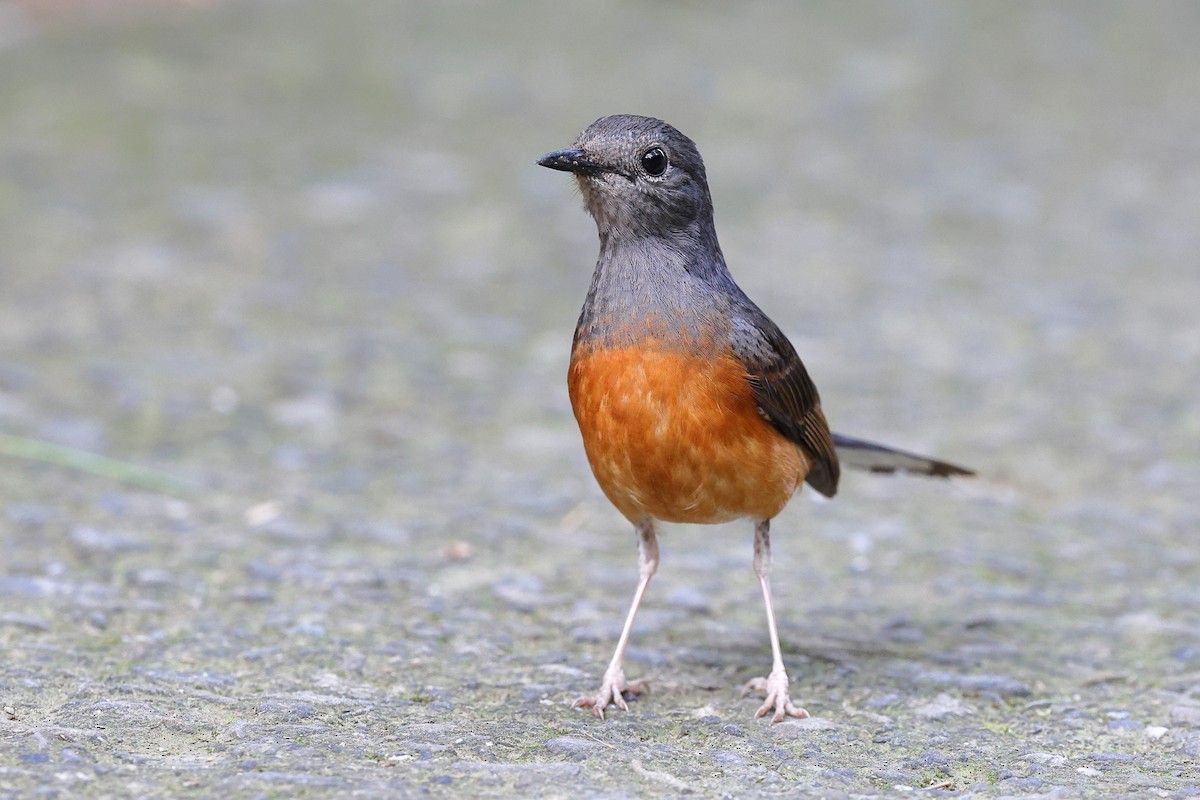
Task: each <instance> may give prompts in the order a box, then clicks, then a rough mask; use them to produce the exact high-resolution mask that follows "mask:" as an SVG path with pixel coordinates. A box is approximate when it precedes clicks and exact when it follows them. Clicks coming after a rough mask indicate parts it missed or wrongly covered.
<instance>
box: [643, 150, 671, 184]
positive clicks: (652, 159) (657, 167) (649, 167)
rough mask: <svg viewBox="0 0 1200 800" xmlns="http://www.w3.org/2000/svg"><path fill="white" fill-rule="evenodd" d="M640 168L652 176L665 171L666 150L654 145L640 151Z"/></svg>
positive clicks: (655, 176) (654, 176)
mask: <svg viewBox="0 0 1200 800" xmlns="http://www.w3.org/2000/svg"><path fill="white" fill-rule="evenodd" d="M642 169H644V170H645V171H646V174H647V175H649V176H650V177H652V178H657V177H658V176H660V175H662V174H663V173H664V172H666V171H667V151H666V150H663V149H662V148H661V147H659V146H657V145H655V146H654V147H651V148H650V149H649V150H647V151H646V152H644V153H642Z"/></svg>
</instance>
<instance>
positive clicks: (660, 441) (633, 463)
mask: <svg viewBox="0 0 1200 800" xmlns="http://www.w3.org/2000/svg"><path fill="white" fill-rule="evenodd" d="M567 388H568V390H569V391H570V395H571V407H572V408H573V409H574V411H575V419H576V420H577V421H578V422H579V430H580V432H581V433H582V434H583V446H584V449H585V450H586V452H587V457H588V462H589V463H590V464H591V467H592V472H593V473H594V474H595V476H596V480H597V481H598V482H599V484H600V488H601V489H602V490H603V491H604V494H605V495H607V497H608V499H609V500H611V501H612V503H613V505H615V506H616V507H617V509H618V510H620V512H621V513H622V514H624V515H625V516H626V517H627V518H628V519H629V520H631V521H632V522H635V523H636V522H638V521H639V520H642V519H645V518H646V517H653V518H655V519H660V520H664V521H667V522H700V523H712V522H727V521H729V520H732V519H737V518H738V517H752V518H754V519H770V518H772V517H774V516H775V515H776V514H778V513H779V512H780V511H781V510H782V509H783V507H784V505H786V504H787V501H788V500H789V499H790V498H791V496H792V495H793V494H795V492H796V490H797V489H798V488H799V487H800V485H801V483H802V482H803V481H804V476H805V475H806V474H807V473H808V469H809V466H810V465H809V462H808V460H807V459H806V458H805V457H804V455H803V454H802V453H801V451H800V449H799V448H798V447H797V446H796V445H795V444H793V443H792V442H790V441H788V440H787V439H786V438H784V436H783V435H782V434H780V433H779V432H778V431H776V430H775V429H774V428H773V427H771V425H770V424H769V423H767V422H766V421H765V420H764V419H763V418H762V417H761V416H759V414H758V411H757V409H756V408H755V404H754V398H753V396H752V394H751V391H750V385H749V384H748V383H747V382H746V375H745V371H744V370H743V368H742V366H741V364H740V363H739V362H738V361H737V360H736V359H735V358H733V357H732V356H722V357H717V358H711V357H700V356H690V355H686V354H683V353H680V352H678V351H672V350H661V349H645V348H642V347H635V348H620V349H607V350H605V349H597V350H590V351H589V350H587V349H583V348H580V349H579V350H577V352H575V353H572V356H571V367H570V371H569V374H568V377H567Z"/></svg>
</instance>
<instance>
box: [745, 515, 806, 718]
mask: <svg viewBox="0 0 1200 800" xmlns="http://www.w3.org/2000/svg"><path fill="white" fill-rule="evenodd" d="M770 531H771V521H770V520H767V519H764V520H762V521H761V522H759V523H758V524H757V525H755V526H754V574H755V575H757V576H758V582H759V585H761V586H762V593H763V602H764V603H765V604H766V606H767V630H769V631H770V633H771V674H770V675H768V676H767V677H765V678H755V679H754V680H752V681H750V682H749V683H747V684H746V691H754V692H765V693H766V695H767V699H766V702H764V703H763V704H762V707H761V708H759V709H758V713H757V714H755V716H758V717H761V716H763V715H764V714H766V713H767V712H768V711H770V710H771V709H772V708H774V709H775V716H774V717H772V718H771V721H772V722H783V718H784V716H785V715H786V716H789V717H807V716H808V712H807V711H805V710H804V709H803V708H798V707H797V706H794V705H792V698H791V695H790V694H789V691H788V685H789V681H788V674H787V670H785V669H784V668H783V654H782V652H781V651H780V649H779V630H778V629H777V628H776V627H775V609H774V607H773V605H772V603H771V533H770Z"/></svg>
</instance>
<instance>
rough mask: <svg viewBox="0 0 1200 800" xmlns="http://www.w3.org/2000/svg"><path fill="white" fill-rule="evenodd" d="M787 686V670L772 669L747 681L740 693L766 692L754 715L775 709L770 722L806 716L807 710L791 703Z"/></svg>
mask: <svg viewBox="0 0 1200 800" xmlns="http://www.w3.org/2000/svg"><path fill="white" fill-rule="evenodd" d="M788 686H789V681H788V676H787V672H785V671H783V670H772V671H771V674H770V675H768V676H767V677H765V678H755V679H753V680H751V681H748V682H747V683H746V686H745V688H744V689H743V690H742V693H743V694H749V693H750V692H763V693H764V694H766V696H767V697H766V702H764V703H763V704H762V705H761V706H760V707H759V709H758V711H757V712H756V713H755V715H754V716H756V717H762V716H766V714H767V712H768V711H770V710H772V709H774V710H775V715H774V716H773V717H771V722H783V720H784V718H785V717H798V718H801V719H803V718H804V717H807V716H808V712H807V711H805V710H804V709H803V708H800V707H799V706H797V705H793V703H792V698H791V694H790V692H789V690H788Z"/></svg>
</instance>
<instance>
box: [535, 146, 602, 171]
mask: <svg viewBox="0 0 1200 800" xmlns="http://www.w3.org/2000/svg"><path fill="white" fill-rule="evenodd" d="M537 163H538V164H540V165H541V166H543V167H549V168H550V169H560V170H562V171H563V172H574V173H575V174H577V175H599V174H600V173H601V172H608V171H609V169H608V167H606V166H604V165H603V164H597V163H596V162H595V161H592V160H591V159H589V158H588V157H587V153H585V152H584V151H583V150H580V149H579V148H578V147H574V148H571V149H569V150H555V151H554V152H553V153H546V155H544V156H542V157H541V158H539V159H538V162H537Z"/></svg>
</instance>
